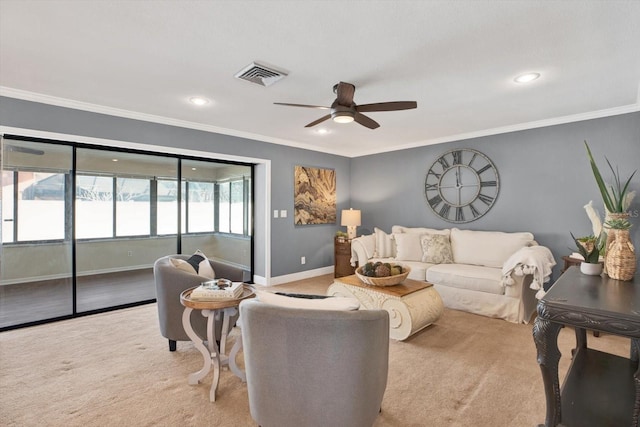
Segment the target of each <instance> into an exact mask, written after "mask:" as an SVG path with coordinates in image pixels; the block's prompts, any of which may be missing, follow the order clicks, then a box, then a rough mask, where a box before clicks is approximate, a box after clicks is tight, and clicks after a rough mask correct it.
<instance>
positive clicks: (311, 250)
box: [0, 97, 350, 277]
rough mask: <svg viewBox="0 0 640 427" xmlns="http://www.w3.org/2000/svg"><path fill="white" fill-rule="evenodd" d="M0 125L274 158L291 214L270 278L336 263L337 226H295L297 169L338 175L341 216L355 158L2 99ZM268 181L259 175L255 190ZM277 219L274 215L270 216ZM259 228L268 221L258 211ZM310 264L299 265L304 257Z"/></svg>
mask: <svg viewBox="0 0 640 427" xmlns="http://www.w3.org/2000/svg"><path fill="white" fill-rule="evenodd" d="M0 125H3V126H10V127H17V128H25V129H34V130H41V131H48V132H55V133H64V134H72V135H81V136H87V137H93V138H105V139H111V140H117V141H126V142H133V143H138V144H151V145H157V146H166V147H179V148H184V149H189V150H198V151H204V152H212V153H221V154H228V155H234V156H246V157H250V158H261V159H269V160H271V190H272V191H271V210H272V211H273V210H274V209H278V210H283V209H286V210H287V214H288V216H287V218H278V219H274V218H271V225H272V229H271V275H272V276H274V277H275V276H280V275H285V274H292V273H296V272H300V271H305V270H311V269H316V268H321V267H326V266H329V265H333V235H334V233H335V231H336V230H338V229H341V227H339V225H338V224H331V225H313V226H297V227H296V226H294V224H293V174H294V166H295V165H306V166H315V167H323V168H333V169H335V170H336V176H337V201H338V206H337V207H338V212H340V210H341V209H346V208H348V207H349V205H348V201H349V200H348V199H349V175H350V169H349V168H350V159H349V158H346V157H341V156H335V155H330V154H324V153H319V152H316V151H309V150H302V149H297V148H291V147H286V146H282V145H276V144H268V143H264V142H259V141H254V140H249V139H243V138H237V137H233V136H227V135H219V134H214V133H209V132H203V131H198V130H193V129H186V128H180V127H175V126H168V125H162V124H157V123H150V122H144V121H138V120H131V119H125V118H120V117H113V116H108V115H103V114H96V113H91V112H86V111H80V110H74V109H70V108H62V107H57V106H52V105H46V104H40V103H34V102H30V101H24V100H18V99H14V98H7V97H0ZM264 179H266V177H265V176H264V174H262V173H258V174H257V177H256V180H257V181H258V180H261V182H256V186H255V188H256V190H257V191H259V190H260V189H261V188H263V183H264ZM256 197H257V199H258V200H260V195H256ZM271 216H272V215H271ZM255 222H256V224H257V225H260V224H262V223H264V217H263V215H262V212H260V211H256V218H255ZM262 233H264V230H261V229H256V239H255V241H256V246H255V249H254V258H255V259H256V265H255V271H254V273H255V274H258V275H261V276H263V275H264V274H265V270H266V269H265V266H264V265H262V263H261V262H260V261H261V260H262V259H263V258H264V250H263V248H264V236H263V234H262ZM301 256H305V257H306V264H305V265H301V264H300V257H301Z"/></svg>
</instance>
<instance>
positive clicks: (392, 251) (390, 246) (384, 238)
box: [373, 227, 396, 258]
mask: <svg viewBox="0 0 640 427" xmlns="http://www.w3.org/2000/svg"><path fill="white" fill-rule="evenodd" d="M373 231H374V233H375V235H376V253H375V257H376V258H389V257H395V256H396V248H395V243H394V241H393V236H392V235H390V234H387V233H385V232H384V231H383V230H380V229H379V228H377V227H374V229H373Z"/></svg>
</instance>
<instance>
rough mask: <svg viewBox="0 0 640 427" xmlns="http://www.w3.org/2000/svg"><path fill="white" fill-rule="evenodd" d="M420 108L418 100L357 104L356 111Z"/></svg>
mask: <svg viewBox="0 0 640 427" xmlns="http://www.w3.org/2000/svg"><path fill="white" fill-rule="evenodd" d="M412 108H418V103H417V102H416V101H396V102H378V103H376V104H363V105H356V111H359V112H361V113H369V112H372V111H397V110H410V109H412Z"/></svg>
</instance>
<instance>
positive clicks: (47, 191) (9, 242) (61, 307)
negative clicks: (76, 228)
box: [0, 140, 73, 327]
mask: <svg viewBox="0 0 640 427" xmlns="http://www.w3.org/2000/svg"><path fill="white" fill-rule="evenodd" d="M72 164H73V148H72V147H70V146H65V145H52V144H43V143H38V142H31V141H20V140H4V141H3V143H2V183H1V184H2V185H1V188H2V204H1V205H0V207H1V210H2V234H1V236H2V248H1V249H0V251H1V252H0V261H1V262H0V327H4V326H9V325H15V324H21V323H27V322H33V321H39V320H43V319H50V318H55V317H61V316H68V315H71V314H73V265H72V245H71V239H70V236H71V225H70V223H69V221H68V215H67V214H68V211H69V206H70V200H71V188H70V182H71V170H72Z"/></svg>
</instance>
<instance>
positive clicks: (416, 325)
mask: <svg viewBox="0 0 640 427" xmlns="http://www.w3.org/2000/svg"><path fill="white" fill-rule="evenodd" d="M352 278H355V280H356V281H358V282H359V279H358V278H357V277H356V276H348V277H341V278H339V279H336V281H335V282H334V283H333V284H332V285H331V286H329V288H328V289H327V294H328V295H336V296H344V297H352V298H356V299H357V300H358V301H360V304H362V308H364V309H367V310H372V309H382V310H386V311H387V312H389V320H390V322H389V336H390V337H391V338H393V339H395V340H400V341H402V340H405V339H407V338H409V337H410V336H411V335H413V334H415V333H416V332H418V331H421V330H422V329H424V328H426V327H427V326H429V325H431V324H432V323H433V322H435V321H436V320H438V319H439V318H440V316H441V315H442V313H443V311H444V304H443V303H442V298H440V294H438V292H437V291H436V290H435V288H434V287H433V286H432V285H431V284H426V283H422V285H424V286H426V287H424V288H423V289H419V290H415V291H411V292H410V293H407V294H405V295H401V296H399V295H397V294H396V295H394V293H395V292H394V290H393V289H390V288H395V287H394V286H389V287H379V288H377V287H375V286H368V285H364V284H354V283H355V282H353V280H352ZM348 282H352V283H348ZM407 282H416V283H421V282H417V281H412V280H407V281H405V282H404V283H405V284H407Z"/></svg>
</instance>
